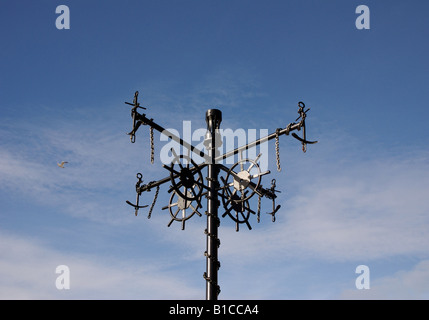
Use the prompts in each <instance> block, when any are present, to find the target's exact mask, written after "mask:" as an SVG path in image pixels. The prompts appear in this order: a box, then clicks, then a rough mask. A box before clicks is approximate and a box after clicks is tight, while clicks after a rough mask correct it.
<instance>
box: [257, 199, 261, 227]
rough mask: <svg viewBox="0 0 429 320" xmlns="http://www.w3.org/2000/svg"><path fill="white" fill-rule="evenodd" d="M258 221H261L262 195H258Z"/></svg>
mask: <svg viewBox="0 0 429 320" xmlns="http://www.w3.org/2000/svg"><path fill="white" fill-rule="evenodd" d="M257 219H258V220H257V221H258V223H259V222H260V221H261V196H259V197H258V212H257Z"/></svg>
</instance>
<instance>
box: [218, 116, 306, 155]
mask: <svg viewBox="0 0 429 320" xmlns="http://www.w3.org/2000/svg"><path fill="white" fill-rule="evenodd" d="M301 126H302V123H301V122H299V123H290V124H289V125H288V126H287V127H286V128H284V129H281V130H280V131H279V132H278V135H279V136H281V135H283V134H286V135H289V132H291V131H293V130H301ZM276 136H277V133H276V132H274V133H271V134H269V135H268V136H265V137H263V138H260V139H258V140H255V141H253V142H250V143H248V144H246V145H245V146H242V147H239V148H237V149H234V150H232V151H229V152H226V153H224V154H223V155H221V156H218V157H216V158H215V161H216V163H217V162H219V161H221V160H223V159H226V158H229V157H231V156H233V155H235V154H237V153H239V152H241V151H243V150H247V149H250V148H253V147H254V146H257V145H259V144H261V143H264V142H265V141H269V140H272V139H274V138H275V137H276Z"/></svg>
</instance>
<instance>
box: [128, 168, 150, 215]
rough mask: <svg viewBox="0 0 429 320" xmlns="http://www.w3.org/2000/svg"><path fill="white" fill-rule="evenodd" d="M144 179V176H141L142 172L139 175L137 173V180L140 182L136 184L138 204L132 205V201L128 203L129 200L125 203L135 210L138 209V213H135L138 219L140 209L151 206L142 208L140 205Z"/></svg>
mask: <svg viewBox="0 0 429 320" xmlns="http://www.w3.org/2000/svg"><path fill="white" fill-rule="evenodd" d="M142 178H143V176H142V174H141V173H140V172H139V173H137V179H138V181H137V183H136V193H137V199H136V204H132V203H131V202H130V201H128V200H127V201H125V202H126V203H128V204H129V205H130V206H132V207H134V209H136V211H135V215H136V217H137V213H138V211H139V209H142V208H146V207H149V205H146V206H140V205H139V200H140V195H141V193H142V190H141V188H140V185H141V184H142V183H143V180H142Z"/></svg>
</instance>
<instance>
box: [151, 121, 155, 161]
mask: <svg viewBox="0 0 429 320" xmlns="http://www.w3.org/2000/svg"><path fill="white" fill-rule="evenodd" d="M154 161H155V146H154V143H153V127H150V163H152V164H153V162H154Z"/></svg>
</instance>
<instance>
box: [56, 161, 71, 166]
mask: <svg viewBox="0 0 429 320" xmlns="http://www.w3.org/2000/svg"><path fill="white" fill-rule="evenodd" d="M66 163H68V162H67V161H62V162H61V163H57V165H58V167H60V168H64V165H65V164H66Z"/></svg>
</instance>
